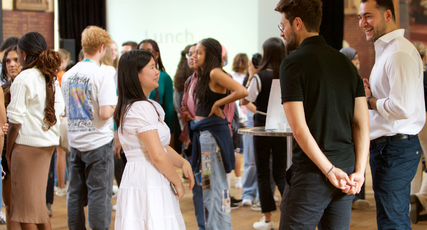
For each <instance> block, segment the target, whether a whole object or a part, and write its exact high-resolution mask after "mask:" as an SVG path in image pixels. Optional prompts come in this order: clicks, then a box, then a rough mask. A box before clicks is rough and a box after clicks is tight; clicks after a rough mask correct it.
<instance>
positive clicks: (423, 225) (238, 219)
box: [0, 169, 427, 230]
mask: <svg viewBox="0 0 427 230" xmlns="http://www.w3.org/2000/svg"><path fill="white" fill-rule="evenodd" d="M177 171H179V170H177ZM242 172H243V170H242ZM242 175H243V173H242ZM366 175H367V186H366V197H367V200H369V201H370V202H371V206H370V207H369V208H368V209H364V210H353V211H352V218H351V228H350V229H351V230H374V229H377V227H376V220H375V203H374V197H373V191H372V186H371V178H370V172H369V169H368V171H367V173H366ZM233 180H234V173H233V176H232V184H234V182H233ZM186 187H187V191H186V194H185V196H184V197H183V198H182V199H181V200H180V206H181V212H182V214H183V216H184V220H185V223H186V226H187V229H188V230H197V229H198V228H197V224H196V218H195V217H194V209H193V204H192V193H191V191H188V184H187V185H186ZM241 193H242V190H241V189H235V188H232V189H231V195H233V196H235V197H240V195H241ZM276 195H277V196H278V197H279V196H280V195H279V192H278V191H277V190H276ZM279 202H280V201H279ZM279 202H278V203H277V206H278V207H279V204H280V203H279ZM112 203H113V204H115V203H116V199H115V198H114V199H113V200H112ZM2 210H3V211H4V207H3V208H2ZM52 210H53V216H52V218H51V221H52V229H54V230H65V229H68V227H67V209H66V198H65V197H58V196H55V201H54V204H53V206H52ZM114 217H115V212H114V211H113V214H112V222H111V226H110V229H114ZM261 217H262V215H261V213H260V212H256V211H252V210H251V208H250V206H245V207H240V208H238V209H235V210H231V218H232V224H233V229H236V230H246V229H253V228H252V224H253V223H254V222H256V221H258V220H259V219H260V218H261ZM279 220H280V212H279V211H275V212H273V221H274V223H275V227H276V229H278V227H279ZM5 229H6V226H5V225H0V230H5ZM412 229H414V230H425V229H427V221H423V222H419V223H418V224H416V225H412Z"/></svg>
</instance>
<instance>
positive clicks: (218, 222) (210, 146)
mask: <svg viewBox="0 0 427 230" xmlns="http://www.w3.org/2000/svg"><path fill="white" fill-rule="evenodd" d="M200 148H201V154H202V156H201V159H202V167H201V171H202V189H203V204H204V208H205V221H206V229H208V230H216V229H221V230H231V229H232V227H231V215H230V190H229V187H228V182H227V175H226V173H225V169H224V164H223V162H222V159H221V153H220V151H217V150H218V148H217V143H216V141H215V138H214V137H213V136H212V134H211V133H210V132H209V131H202V132H200Z"/></svg>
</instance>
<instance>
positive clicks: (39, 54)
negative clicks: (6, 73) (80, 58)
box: [18, 32, 61, 131]
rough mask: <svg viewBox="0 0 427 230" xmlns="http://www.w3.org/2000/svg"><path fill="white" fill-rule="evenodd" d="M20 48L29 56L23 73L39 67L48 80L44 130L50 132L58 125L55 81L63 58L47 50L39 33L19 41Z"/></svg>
mask: <svg viewBox="0 0 427 230" xmlns="http://www.w3.org/2000/svg"><path fill="white" fill-rule="evenodd" d="M18 47H19V49H20V50H22V51H24V52H25V53H26V54H27V56H26V58H25V64H24V66H22V71H24V70H26V69H30V68H33V67H34V66H37V69H39V70H40V71H41V72H42V74H43V76H44V77H45V79H46V107H45V109H44V118H43V122H44V124H43V126H42V129H43V130H44V131H48V130H49V129H50V127H52V126H54V125H55V124H56V115H55V84H54V83H55V81H56V74H57V73H58V68H59V66H60V65H61V57H60V56H59V54H58V53H57V52H55V51H52V50H49V49H47V44H46V40H45V39H44V37H43V36H42V35H41V34H39V33H37V32H29V33H26V34H25V35H24V36H22V37H21V39H19V41H18Z"/></svg>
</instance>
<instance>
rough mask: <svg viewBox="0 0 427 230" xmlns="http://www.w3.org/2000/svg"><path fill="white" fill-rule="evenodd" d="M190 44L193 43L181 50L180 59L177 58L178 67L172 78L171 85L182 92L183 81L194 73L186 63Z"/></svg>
mask: <svg viewBox="0 0 427 230" xmlns="http://www.w3.org/2000/svg"><path fill="white" fill-rule="evenodd" d="M192 46H195V45H188V46H186V47H185V49H184V50H183V51H181V59H180V60H179V63H178V69H177V70H176V73H175V77H174V80H173V85H174V86H175V89H176V91H178V92H184V84H185V81H186V80H187V78H188V77H190V76H191V75H192V74H193V73H194V71H193V70H192V69H190V67H189V66H188V63H187V53H188V51H189V50H190V48H191V47H192Z"/></svg>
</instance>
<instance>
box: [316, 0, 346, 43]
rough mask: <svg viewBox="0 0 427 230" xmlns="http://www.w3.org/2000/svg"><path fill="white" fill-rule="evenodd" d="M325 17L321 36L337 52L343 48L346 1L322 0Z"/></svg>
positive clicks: (323, 17)
mask: <svg viewBox="0 0 427 230" xmlns="http://www.w3.org/2000/svg"><path fill="white" fill-rule="evenodd" d="M322 2H323V16H322V24H321V25H320V35H322V36H323V37H324V38H325V40H326V42H327V43H328V44H329V45H330V46H332V47H334V48H335V49H337V50H340V49H341V48H342V41H343V38H344V1H343V0H322Z"/></svg>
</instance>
